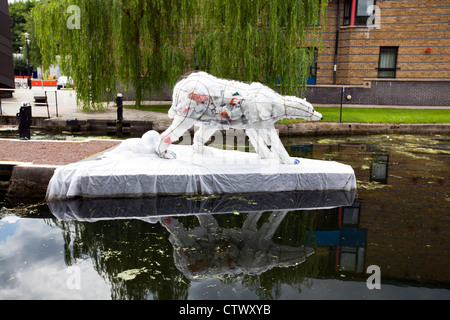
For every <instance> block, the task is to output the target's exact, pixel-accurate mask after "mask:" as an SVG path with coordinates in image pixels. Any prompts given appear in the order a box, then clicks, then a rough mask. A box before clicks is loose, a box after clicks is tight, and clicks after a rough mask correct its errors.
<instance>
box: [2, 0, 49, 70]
mask: <svg viewBox="0 0 450 320" xmlns="http://www.w3.org/2000/svg"><path fill="white" fill-rule="evenodd" d="M36 3H37V0H27V1H15V2H12V3H9V4H8V6H9V15H10V26H11V39H12V46H13V52H14V53H23V55H24V57H27V54H28V52H27V45H26V42H25V35H24V34H25V33H26V32H27V33H29V34H30V35H29V40H30V44H29V46H28V48H29V50H30V64H31V66H32V67H33V68H34V69H35V68H36V67H39V66H40V65H41V53H40V50H39V47H38V46H37V44H36V41H35V37H34V22H33V19H32V17H31V14H30V13H31V10H32V9H33V8H34V6H35V5H36ZM25 59H26V58H25ZM21 63H22V62H21V61H19V60H17V61H16V59H15V61H14V66H15V67H14V69H15V70H18V71H19V72H22V73H23V74H27V67H25V69H24V70H22V68H23V66H22V64H21Z"/></svg>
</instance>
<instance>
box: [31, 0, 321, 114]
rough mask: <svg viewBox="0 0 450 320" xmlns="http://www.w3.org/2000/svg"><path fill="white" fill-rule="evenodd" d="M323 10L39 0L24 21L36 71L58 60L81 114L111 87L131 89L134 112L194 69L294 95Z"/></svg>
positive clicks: (293, 4)
mask: <svg viewBox="0 0 450 320" xmlns="http://www.w3.org/2000/svg"><path fill="white" fill-rule="evenodd" d="M327 2H328V1H327V0H290V1H285V0H43V1H41V2H39V4H38V5H37V6H36V7H35V9H34V10H33V15H34V20H35V21H36V36H37V39H38V45H39V46H40V48H41V52H42V60H43V67H44V69H46V68H48V66H49V64H50V63H52V62H55V59H56V58H55V57H56V56H60V59H61V61H60V65H61V67H62V70H63V72H65V73H66V74H67V75H69V76H71V77H72V78H73V80H74V82H75V84H76V90H77V97H78V98H79V99H80V100H81V101H82V102H83V106H84V110H86V111H87V110H90V109H92V108H95V106H96V105H97V103H99V102H101V101H104V100H105V99H107V98H108V97H109V98H111V97H112V95H111V94H107V92H109V91H111V90H113V91H114V90H115V88H116V87H117V83H120V84H121V85H124V86H125V87H126V88H128V87H129V85H132V87H133V89H134V91H135V99H136V104H137V105H140V102H141V100H142V99H143V97H144V95H145V94H149V93H150V92H151V90H158V89H159V88H161V86H162V85H165V84H168V85H169V86H171V85H173V84H174V83H175V82H176V80H177V79H178V78H179V77H180V76H181V75H182V74H183V73H185V72H188V71H190V70H193V69H196V68H199V69H203V70H205V71H209V72H211V73H213V74H214V75H216V76H220V77H225V78H234V79H237V80H242V81H261V82H263V83H269V84H271V85H273V86H276V85H277V84H278V83H279V84H280V86H281V90H282V92H290V93H296V92H297V90H298V89H299V88H304V86H305V84H306V78H307V77H308V74H309V66H310V64H311V62H312V59H313V54H314V50H313V48H317V47H320V38H321V36H320V27H318V22H319V21H320V19H321V18H322V17H323V15H324V12H325V8H326V6H327ZM68 9H69V10H68ZM72 9H73V10H74V11H71V10H72ZM77 19H79V21H77ZM74 21H75V22H79V24H78V25H77V24H76V23H75V24H74V23H73V22H74ZM70 23H72V24H71V25H70ZM71 26H72V27H71Z"/></svg>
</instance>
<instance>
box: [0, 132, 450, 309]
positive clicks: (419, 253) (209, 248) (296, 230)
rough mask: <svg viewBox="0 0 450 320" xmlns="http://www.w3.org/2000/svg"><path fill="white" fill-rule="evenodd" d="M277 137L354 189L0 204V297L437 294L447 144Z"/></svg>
mask: <svg viewBox="0 0 450 320" xmlns="http://www.w3.org/2000/svg"><path fill="white" fill-rule="evenodd" d="M63 138H64V137H62V139H63ZM71 139H73V138H71ZM283 143H284V144H285V146H287V148H288V150H289V151H290V153H291V154H292V155H293V156H296V157H303V158H313V159H321V160H332V161H339V162H342V163H346V164H349V165H351V166H352V167H353V169H354V170H355V174H356V178H357V182H358V190H357V193H348V192H306V193H281V194H248V195H245V194H243V195H226V196H196V197H192V196H184V197H166V198H163V197H161V198H156V199H135V200H130V199H128V200H108V199H104V200H96V201H93V200H91V201H87V200H86V201H82V200H74V201H69V202H68V201H66V202H64V201H62V202H57V203H51V204H47V203H38V204H26V205H17V204H16V205H12V204H10V203H9V202H8V201H6V200H1V201H2V202H0V208H1V209H0V218H1V219H0V299H1V300H3V299H150V300H151V299H153V300H160V299H164V300H166V299H171V300H172V299H178V300H182V299H191V300H208V299H214V300H216V299H227V300H236V301H238V300H247V299H262V300H272V299H275V300H292V299H447V300H448V299H450V188H449V186H450V137H448V136H440V135H426V136H418V135H391V136H387V135H366V136H342V137H305V138H284V139H283ZM300 165H301V164H300Z"/></svg>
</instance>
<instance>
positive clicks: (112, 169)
mask: <svg viewBox="0 0 450 320" xmlns="http://www.w3.org/2000/svg"><path fill="white" fill-rule="evenodd" d="M140 143H141V142H140V139H128V140H126V141H124V142H123V143H122V144H121V145H119V146H118V147H117V148H116V149H114V150H112V151H110V152H107V153H105V154H104V155H103V157H102V158H100V159H97V160H90V161H81V162H77V163H73V164H70V165H67V166H63V167H59V168H57V169H56V171H55V173H54V175H53V177H52V179H51V180H50V183H49V186H48V189H47V200H49V201H50V200H55V199H70V198H76V197H84V198H118V197H133V198H138V197H149V196H156V195H183V194H226V193H249V192H280V191H317V190H344V191H348V190H356V178H355V174H354V171H353V169H352V168H351V167H350V166H349V165H345V164H341V163H338V162H334V161H321V160H311V159H300V163H299V164H296V165H284V164H281V163H279V162H278V160H275V159H260V158H259V157H258V156H257V155H256V154H255V153H248V152H241V151H235V150H219V149H216V148H212V147H206V148H205V152H204V153H202V154H200V153H194V152H193V150H192V147H191V146H185V145H172V146H171V147H170V150H172V151H174V152H175V153H176V154H177V158H176V159H173V160H167V159H161V158H159V157H158V156H157V155H156V154H155V153H154V152H151V151H150V152H148V151H146V152H144V151H143V149H142V148H140V147H139V146H142V145H140Z"/></svg>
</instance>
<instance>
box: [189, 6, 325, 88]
mask: <svg viewBox="0 0 450 320" xmlns="http://www.w3.org/2000/svg"><path fill="white" fill-rule="evenodd" d="M327 5H328V0H290V1H285V0H273V1H270V0H244V1H241V0H215V1H204V3H203V8H202V10H201V11H200V13H201V14H200V15H199V18H198V22H199V36H198V37H197V38H196V43H195V50H196V51H195V52H196V54H198V59H197V61H198V63H199V65H200V68H204V69H209V70H210V71H211V72H212V73H214V74H215V75H218V76H225V77H231V78H236V79H240V80H245V81H260V82H263V83H267V82H269V84H272V85H280V87H281V91H282V92H284V93H291V94H292V93H297V92H298V89H299V88H305V85H306V79H307V78H308V76H309V67H310V66H311V63H312V61H313V58H314V52H315V49H316V48H320V46H321V32H320V31H321V28H320V27H319V21H321V20H323V16H324V14H325V9H326V7H327Z"/></svg>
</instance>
